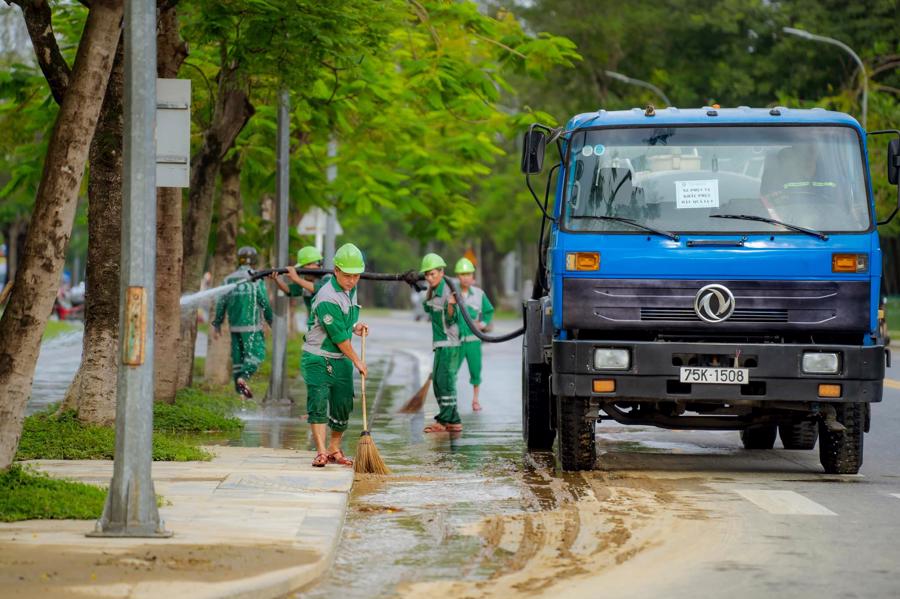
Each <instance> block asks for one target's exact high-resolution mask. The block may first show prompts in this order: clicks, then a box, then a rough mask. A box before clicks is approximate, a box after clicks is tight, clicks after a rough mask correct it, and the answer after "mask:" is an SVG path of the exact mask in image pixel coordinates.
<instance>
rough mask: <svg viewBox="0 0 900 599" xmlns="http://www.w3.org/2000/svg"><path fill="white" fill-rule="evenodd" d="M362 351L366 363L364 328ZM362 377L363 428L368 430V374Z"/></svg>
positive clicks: (364, 332)
mask: <svg viewBox="0 0 900 599" xmlns="http://www.w3.org/2000/svg"><path fill="white" fill-rule="evenodd" d="M361 353H362V357H361V360H362V361H363V364H365V363H366V331H365V329H363V334H362V352H361ZM360 377H362V384H361V387H362V408H363V430H364V431H367V430H369V420H368V418H367V416H366V375H364V374H361V375H360Z"/></svg>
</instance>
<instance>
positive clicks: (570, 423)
mask: <svg viewBox="0 0 900 599" xmlns="http://www.w3.org/2000/svg"><path fill="white" fill-rule="evenodd" d="M557 406H558V409H557V413H558V414H559V421H558V423H557V426H556V431H557V432H558V433H559V443H558V444H557V448H556V451H557V454H558V455H559V461H560V463H561V464H562V469H563V470H569V471H571V470H591V469H593V467H594V461H595V460H596V459H597V445H596V443H595V440H594V425H595V424H596V420H594V419H593V418H588V417H587V416H588V410H589V409H590V406H591V404H590V400H589V399H588V398H586V397H560V398H558V399H557Z"/></svg>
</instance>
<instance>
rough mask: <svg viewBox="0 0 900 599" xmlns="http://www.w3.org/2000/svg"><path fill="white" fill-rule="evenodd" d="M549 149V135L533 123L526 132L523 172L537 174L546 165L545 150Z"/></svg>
mask: <svg viewBox="0 0 900 599" xmlns="http://www.w3.org/2000/svg"><path fill="white" fill-rule="evenodd" d="M546 149H547V135H546V133H544V132H543V131H540V130H538V129H536V128H535V127H534V125H532V126H531V127H530V128H529V129H528V131H527V132H526V133H525V138H524V141H523V144H522V172H523V173H525V174H526V175H536V174H538V173H540V172H541V169H542V168H543V166H544V150H546Z"/></svg>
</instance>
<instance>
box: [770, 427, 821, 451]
mask: <svg viewBox="0 0 900 599" xmlns="http://www.w3.org/2000/svg"><path fill="white" fill-rule="evenodd" d="M778 436H780V437H781V444H782V445H784V448H785V449H812V448H813V447H815V446H816V441H817V440H818V439H819V426H818V424H816V423H815V422H809V421H806V422H794V423H791V424H779V425H778Z"/></svg>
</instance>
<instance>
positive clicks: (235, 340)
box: [212, 246, 272, 399]
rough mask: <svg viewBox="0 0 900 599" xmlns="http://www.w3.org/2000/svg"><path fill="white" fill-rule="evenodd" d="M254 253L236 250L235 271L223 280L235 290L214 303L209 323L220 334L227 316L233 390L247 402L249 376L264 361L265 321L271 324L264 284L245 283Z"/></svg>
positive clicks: (249, 395)
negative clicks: (214, 315) (236, 265)
mask: <svg viewBox="0 0 900 599" xmlns="http://www.w3.org/2000/svg"><path fill="white" fill-rule="evenodd" d="M256 259H257V253H256V250H255V249H254V248H252V247H249V246H244V247H242V248H241V249H240V250H238V269H237V270H236V271H234V272H233V273H231V274H230V275H228V276H227V277H225V284H226V285H228V284H234V285H235V288H234V289H233V290H232V291H231V292H229V293H228V295H226V296H225V297H223V298H222V299H220V300H219V301H218V302H217V303H216V317H215V318H214V319H213V321H212V326H213V331H214V333H213V334H214V335H216V336H218V335H219V334H221V327H222V322H224V320H225V316H226V315H227V316H228V328H229V329H230V330H231V368H232V376H233V377H234V387H235V389H236V390H237V392H238V393H240V394H241V395H243V396H244V397H246V398H247V399H250V398H252V397H253V392H252V391H250V385H249V380H250V377H251V376H253V374H254V373H255V372H256V371H257V370H258V369H259V365H260V364H262V361H263V360H265V359H266V339H265V337H264V336H263V324H262V321H263V319H265V321H266V322H267V323H268V324H269V325H270V326H271V324H272V306H271V305H270V304H269V294H268V293H267V292H266V285H265V283H264V282H263V281H248V280H247V279H249V278H250V267H251V266H253V265H254V264H255V263H256Z"/></svg>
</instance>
